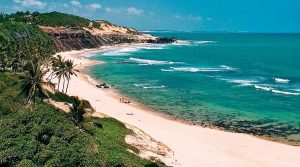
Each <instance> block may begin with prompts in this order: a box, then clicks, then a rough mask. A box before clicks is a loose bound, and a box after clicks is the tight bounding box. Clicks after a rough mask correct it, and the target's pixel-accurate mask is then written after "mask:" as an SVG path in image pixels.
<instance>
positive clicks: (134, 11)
mask: <svg viewBox="0 0 300 167" xmlns="http://www.w3.org/2000/svg"><path fill="white" fill-rule="evenodd" d="M127 12H128V13H129V14H133V15H141V14H142V13H143V12H144V10H142V9H137V8H135V7H129V8H127Z"/></svg>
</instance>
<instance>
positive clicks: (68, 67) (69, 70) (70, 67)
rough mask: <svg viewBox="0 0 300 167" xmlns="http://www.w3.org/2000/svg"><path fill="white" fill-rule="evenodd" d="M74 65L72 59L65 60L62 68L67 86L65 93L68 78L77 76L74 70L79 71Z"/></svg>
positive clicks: (68, 81)
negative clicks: (63, 68)
mask: <svg viewBox="0 0 300 167" xmlns="http://www.w3.org/2000/svg"><path fill="white" fill-rule="evenodd" d="M75 67H76V65H74V61H72V60H67V61H66V62H65V70H64V78H65V79H66V80H67V87H66V90H65V93H67V91H68V87H69V83H70V79H71V77H72V76H73V75H75V76H77V74H76V72H79V71H78V70H76V69H75Z"/></svg>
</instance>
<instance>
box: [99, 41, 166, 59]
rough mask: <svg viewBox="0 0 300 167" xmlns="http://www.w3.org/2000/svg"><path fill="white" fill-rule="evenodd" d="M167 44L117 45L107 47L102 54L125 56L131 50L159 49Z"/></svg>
mask: <svg viewBox="0 0 300 167" xmlns="http://www.w3.org/2000/svg"><path fill="white" fill-rule="evenodd" d="M166 46H167V45H165V44H153V45H147V46H128V47H119V48H113V49H108V50H106V51H105V53H103V54H102V55H104V56H125V55H129V54H130V53H132V52H137V51H140V50H143V49H144V50H161V49H165V48H166Z"/></svg>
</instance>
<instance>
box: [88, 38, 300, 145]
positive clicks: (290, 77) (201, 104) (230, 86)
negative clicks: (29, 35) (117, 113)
mask: <svg viewBox="0 0 300 167" xmlns="http://www.w3.org/2000/svg"><path fill="white" fill-rule="evenodd" d="M152 35H156V36H167V37H175V38H177V39H179V40H180V41H179V42H177V43H174V44H161V45H160V44H154V45H151V46H134V47H119V48H113V49H108V50H106V51H105V52H102V53H98V54H96V55H94V57H93V58H94V59H97V60H101V61H105V62H107V63H105V64H103V65H96V66H94V67H92V68H91V69H90V74H91V75H92V76H93V77H100V78H101V80H102V81H103V82H106V83H108V84H113V85H115V88H116V89H117V90H118V91H120V92H121V93H123V94H125V95H127V96H129V97H131V98H132V99H134V100H135V101H138V102H140V103H142V104H144V105H146V106H148V107H150V108H152V109H154V110H156V111H158V112H163V113H166V114H169V115H172V116H174V117H177V118H180V119H183V120H188V121H191V122H193V123H197V124H201V125H204V126H216V127H220V128H224V129H226V130H230V131H236V132H245V133H251V134H254V135H264V136H270V137H275V138H282V139H284V140H287V141H292V142H300V137H299V136H300V135H299V134H300V34H250V33H196V32H193V33H183V32H156V33H155V32H154V33H152Z"/></svg>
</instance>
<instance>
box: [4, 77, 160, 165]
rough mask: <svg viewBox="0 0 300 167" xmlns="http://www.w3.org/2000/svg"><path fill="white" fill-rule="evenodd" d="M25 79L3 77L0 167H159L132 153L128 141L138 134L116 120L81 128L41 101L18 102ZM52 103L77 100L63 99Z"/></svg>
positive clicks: (94, 121) (61, 96) (58, 96)
mask: <svg viewBox="0 0 300 167" xmlns="http://www.w3.org/2000/svg"><path fill="white" fill-rule="evenodd" d="M22 75H23V74H12V73H10V72H5V73H3V72H0V104H1V105H0V166H24V167H25V166H26V167H27V166H32V167H33V166H34V167H38V166H68V167H73V166H74V167H75V166H130V167H131V166H158V165H156V164H154V163H152V162H151V161H148V160H145V159H142V158H140V157H138V156H136V155H135V154H134V153H131V152H129V151H127V150H131V151H132V152H135V153H138V150H137V149H136V148H134V147H132V146H130V145H128V144H126V143H125V139H124V138H125V136H126V135H127V134H131V133H133V132H132V131H131V130H129V129H127V128H126V127H125V125H124V124H123V123H121V122H119V121H117V120H115V119H112V118H93V117H85V118H84V120H83V123H82V124H81V125H80V126H76V125H74V123H73V122H72V121H71V119H70V115H69V114H67V113H65V112H63V111H62V110H60V109H57V108H55V107H54V106H52V105H50V104H48V103H46V102H44V101H41V102H40V99H39V100H37V104H36V105H35V106H25V105H24V98H25V97H23V96H21V97H19V98H17V99H16V97H17V94H18V91H19V90H20V89H21V84H20V82H19V81H20V77H22ZM51 98H52V99H55V100H56V101H58V102H62V103H72V101H73V99H74V97H69V96H67V95H65V94H62V93H56V94H51ZM97 125H98V126H97ZM99 125H101V126H99Z"/></svg>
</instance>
